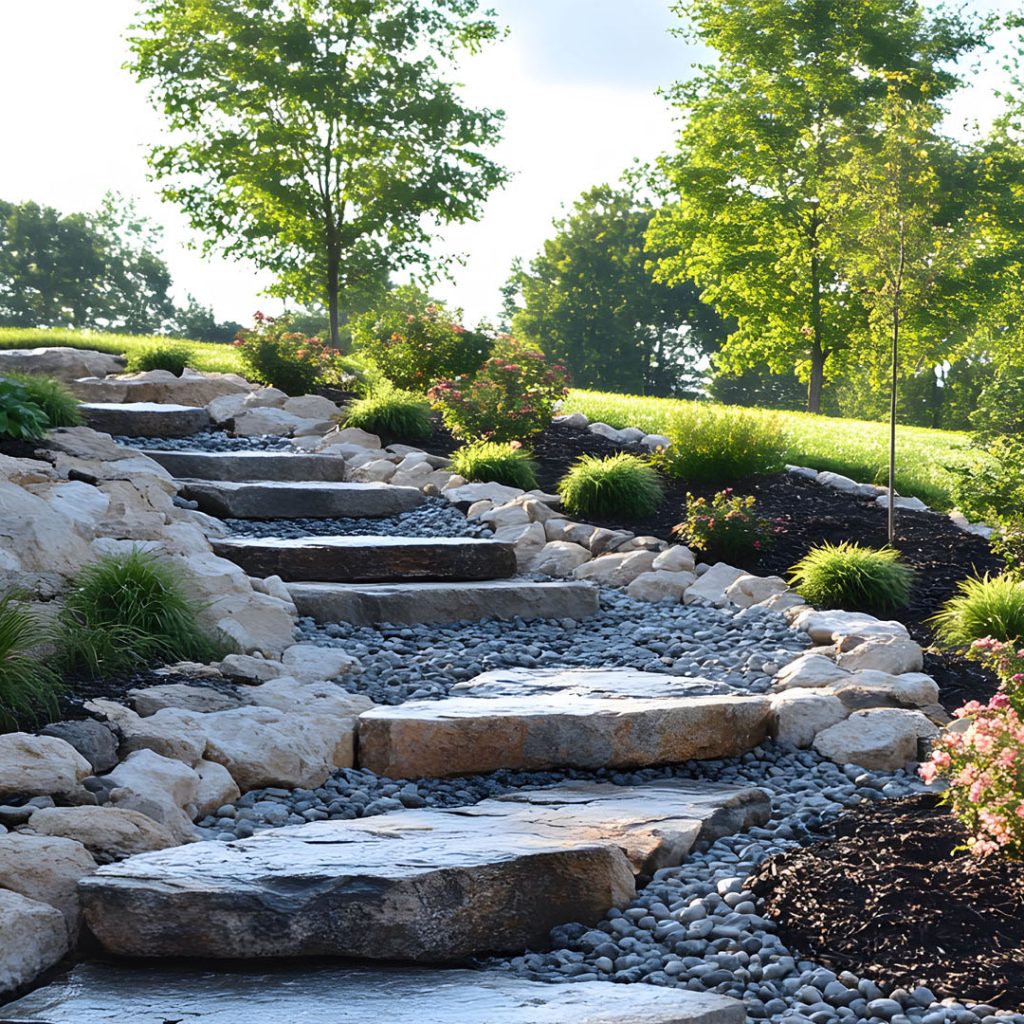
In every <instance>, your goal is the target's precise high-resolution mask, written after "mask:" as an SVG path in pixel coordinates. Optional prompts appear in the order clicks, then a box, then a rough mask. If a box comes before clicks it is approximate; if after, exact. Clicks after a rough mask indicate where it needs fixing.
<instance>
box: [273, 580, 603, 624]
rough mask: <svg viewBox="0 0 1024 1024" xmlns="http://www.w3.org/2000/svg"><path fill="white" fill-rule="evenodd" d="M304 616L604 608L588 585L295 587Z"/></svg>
mask: <svg viewBox="0 0 1024 1024" xmlns="http://www.w3.org/2000/svg"><path fill="white" fill-rule="evenodd" d="M288 591H289V593H290V594H291V596H292V600H293V601H294V602H295V606H296V607H297V608H298V610H299V614H300V615H309V616H311V617H312V618H313V619H315V620H316V621H317V622H323V623H331V622H351V623H353V624H355V625H358V626H372V625H375V624H376V623H379V622H392V623H395V624H396V625H403V626H409V625H415V624H417V623H430V622H461V621H464V620H473V619H483V618H487V617H489V616H491V617H494V618H497V619H514V618H516V617H522V618H524V619H584V618H587V617H588V616H590V615H594V614H595V613H596V612H597V611H598V609H599V607H600V595H599V592H598V590H597V588H596V587H592V586H590V584H587V583H531V582H529V581H526V580H485V581H481V582H468V583H353V584H345V583H292V584H290V585H289V587H288Z"/></svg>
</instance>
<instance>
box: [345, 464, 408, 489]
mask: <svg viewBox="0 0 1024 1024" xmlns="http://www.w3.org/2000/svg"><path fill="white" fill-rule="evenodd" d="M397 472H398V467H397V466H396V465H395V464H394V463H393V462H389V461H388V460H387V459H368V460H367V461H366V462H364V463H363V464H362V465H361V466H357V467H356V468H355V469H353V470H352V471H351V473H349V479H350V480H352V481H353V482H354V483H357V484H372V483H382V484H386V483H388V482H389V481H390V480H391V479H392V477H394V475H395V473H397Z"/></svg>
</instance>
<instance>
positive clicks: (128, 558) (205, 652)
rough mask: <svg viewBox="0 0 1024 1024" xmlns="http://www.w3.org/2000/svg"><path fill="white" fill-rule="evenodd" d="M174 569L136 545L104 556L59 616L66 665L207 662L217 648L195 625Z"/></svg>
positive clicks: (92, 669) (80, 579)
mask: <svg viewBox="0 0 1024 1024" xmlns="http://www.w3.org/2000/svg"><path fill="white" fill-rule="evenodd" d="M201 611H202V608H201V606H199V605H198V604H196V603H195V602H194V601H193V600H192V599H191V598H189V597H188V595H187V594H186V591H185V579H184V577H183V575H182V573H181V572H180V571H179V570H178V569H177V567H176V566H173V565H171V564H170V563H168V562H162V561H160V560H159V559H157V558H156V557H154V556H153V555H150V554H147V553H146V552H144V551H141V550H140V549H138V548H135V549H133V550H132V551H130V552H129V553H128V554H114V555H104V556H103V557H102V558H99V559H98V560H97V561H95V562H93V563H92V564H91V565H88V566H86V567H85V568H84V569H82V571H81V572H80V573H79V574H78V576H77V578H76V579H75V583H74V586H73V587H72V588H71V591H70V593H69V594H68V596H67V599H66V601H65V605H64V610H63V612H62V614H61V631H62V641H63V647H64V650H65V656H66V659H67V662H68V664H69V666H70V667H73V668H77V669H83V670H85V671H86V672H88V673H90V674H91V675H94V676H95V675H98V674H100V673H101V672H119V671H124V670H125V669H128V668H131V667H133V666H136V665H149V664H151V663H153V662H157V661H181V660H196V661H209V660H210V659H212V658H215V657H216V656H217V655H218V654H220V653H222V652H221V645H220V644H218V643H216V642H215V641H213V640H212V639H211V638H210V637H209V636H207V635H206V634H205V633H204V632H203V631H202V630H201V629H200V628H199V625H198V623H197V616H198V614H199V613H200V612H201Z"/></svg>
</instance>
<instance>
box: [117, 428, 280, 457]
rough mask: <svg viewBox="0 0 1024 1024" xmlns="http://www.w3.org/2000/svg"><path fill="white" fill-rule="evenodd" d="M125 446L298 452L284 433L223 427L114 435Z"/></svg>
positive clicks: (175, 449) (193, 450)
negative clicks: (241, 432) (182, 433)
mask: <svg viewBox="0 0 1024 1024" xmlns="http://www.w3.org/2000/svg"><path fill="white" fill-rule="evenodd" d="M114 440H115V441H116V442H117V443H118V444H121V445H124V446H125V447H126V448H158V449H160V450H161V451H165V452H248V451H263V452H298V451H299V449H298V448H295V447H294V446H293V445H292V443H291V441H289V440H288V438H287V437H278V436H277V435H276V434H256V435H253V436H252V437H233V436H232V435H231V434H229V433H227V431H224V430H202V431H200V432H199V433H198V434H192V435H191V436H190V437H115V438H114Z"/></svg>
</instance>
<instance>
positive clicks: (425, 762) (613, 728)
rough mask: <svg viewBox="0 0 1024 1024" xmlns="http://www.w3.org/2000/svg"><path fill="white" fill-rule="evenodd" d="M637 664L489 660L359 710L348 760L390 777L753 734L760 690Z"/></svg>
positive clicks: (601, 764)
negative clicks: (452, 682) (738, 689)
mask: <svg viewBox="0 0 1024 1024" xmlns="http://www.w3.org/2000/svg"><path fill="white" fill-rule="evenodd" d="M716 689H718V684H715V683H712V682H710V681H709V680H706V679H696V680H686V679H683V678H676V677H671V676H662V675H658V674H654V673H645V672H626V671H622V672H617V671H598V672H589V671H566V672H547V673H538V674H536V675H534V674H532V673H529V672H523V671H521V670H514V671H510V672H501V671H499V672H489V673H486V674H485V675H483V676H480V677H478V678H477V679H476V680H472V681H471V682H469V683H466V684H463V685H462V686H459V687H456V688H454V689H453V691H452V696H450V697H447V698H445V699H444V700H436V701H409V702H407V703H405V704H401V705H398V706H396V707H379V708H372V709H371V710H370V711H367V712H365V713H364V714H362V715H361V716H360V718H359V765H360V767H363V768H369V769H371V770H372V771H374V772H377V773H378V774H380V775H386V776H389V777H390V778H395V779H399V778H422V777H430V778H441V777H444V776H449V775H469V774H473V773H476V772H492V771H497V770H498V769H499V768H508V769H512V770H516V771H547V770H548V769H552V768H587V769H591V768H626V767H646V766H651V765H660V764H674V763H678V762H681V761H689V760H707V759H711V758H719V757H733V756H736V755H738V754H743V753H746V752H747V751H748V750H751V749H753V748H754V747H756V746H757V745H758V744H759V743H761V742H762V741H763V740H764V738H765V737H766V736H767V734H768V729H769V726H770V722H771V701H770V700H769V699H768V698H767V697H759V696H735V695H732V694H729V693H724V694H723V693H720V692H715V691H716Z"/></svg>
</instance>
